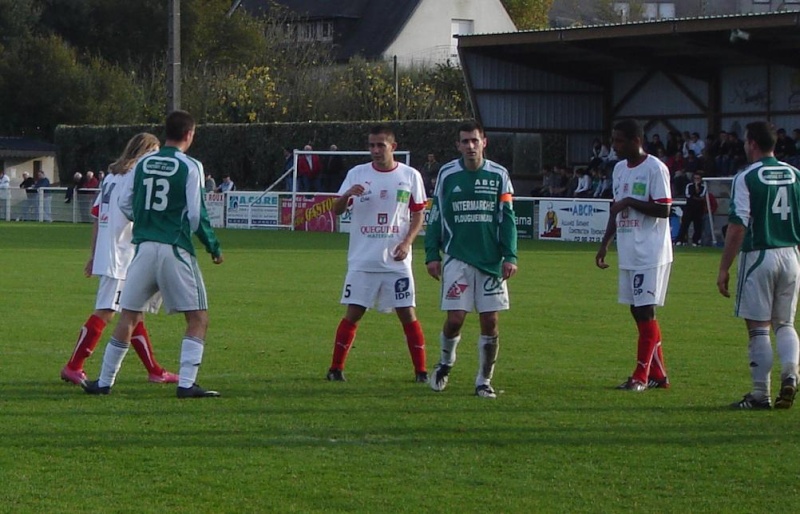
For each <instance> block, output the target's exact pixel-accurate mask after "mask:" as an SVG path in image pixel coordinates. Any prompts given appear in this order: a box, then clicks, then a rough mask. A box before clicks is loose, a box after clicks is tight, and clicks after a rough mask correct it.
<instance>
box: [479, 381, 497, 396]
mask: <svg viewBox="0 0 800 514" xmlns="http://www.w3.org/2000/svg"><path fill="white" fill-rule="evenodd" d="M475 396H480V397H481V398H497V393H495V392H494V389H492V386H490V385H489V384H484V385H479V386H478V387H476V388H475Z"/></svg>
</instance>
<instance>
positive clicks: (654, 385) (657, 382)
mask: <svg viewBox="0 0 800 514" xmlns="http://www.w3.org/2000/svg"><path fill="white" fill-rule="evenodd" d="M647 388H648V389H669V388H670V384H669V378H667V377H664V378H661V379H658V378H648V379H647Z"/></svg>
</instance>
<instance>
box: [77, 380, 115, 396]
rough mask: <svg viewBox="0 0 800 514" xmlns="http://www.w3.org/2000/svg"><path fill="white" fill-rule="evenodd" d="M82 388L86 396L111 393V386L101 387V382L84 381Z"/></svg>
mask: <svg viewBox="0 0 800 514" xmlns="http://www.w3.org/2000/svg"><path fill="white" fill-rule="evenodd" d="M81 387H82V388H83V390H84V391H86V394H92V395H95V396H97V395H106V394H110V393H111V386H105V387H100V381H99V380H84V381H83V382H81Z"/></svg>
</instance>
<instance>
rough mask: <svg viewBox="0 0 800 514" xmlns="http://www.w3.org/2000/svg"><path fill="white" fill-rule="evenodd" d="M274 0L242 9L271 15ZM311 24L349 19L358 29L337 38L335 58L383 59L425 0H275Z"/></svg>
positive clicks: (247, 3)
mask: <svg viewBox="0 0 800 514" xmlns="http://www.w3.org/2000/svg"><path fill="white" fill-rule="evenodd" d="M271 1H273V0H243V1H242V7H243V8H244V9H245V10H246V11H247V12H249V13H251V14H253V15H258V14H259V13H261V14H263V13H265V12H268V11H269V4H270V3H271ZM274 1H276V2H277V3H278V4H281V5H283V6H285V7H286V8H288V9H289V10H291V11H292V12H294V13H296V14H297V15H298V16H301V17H305V18H307V19H309V20H334V21H335V20H337V19H350V20H353V21H354V23H355V28H354V29H353V30H350V31H348V33H347V34H341V33H340V34H337V35H336V39H335V43H336V47H335V50H334V51H335V57H336V58H337V59H338V60H347V59H350V58H351V57H354V56H357V55H359V56H362V57H365V58H367V59H374V58H377V57H380V56H381V55H382V54H383V52H384V51H386V49H387V48H389V45H391V43H392V42H393V41H394V40H395V39H396V38H397V36H398V34H400V31H401V30H402V29H403V27H404V26H405V24H406V23H407V22H408V20H409V19H410V18H411V15H412V14H413V13H414V11H415V10H416V8H417V7H418V6H419V4H420V3H422V0H337V1H336V2H331V1H329V0H274Z"/></svg>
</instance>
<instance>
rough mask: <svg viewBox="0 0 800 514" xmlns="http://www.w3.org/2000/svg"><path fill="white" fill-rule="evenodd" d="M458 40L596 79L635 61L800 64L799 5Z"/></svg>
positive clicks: (696, 69)
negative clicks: (790, 8)
mask: <svg viewBox="0 0 800 514" xmlns="http://www.w3.org/2000/svg"><path fill="white" fill-rule="evenodd" d="M458 46H459V51H460V52H467V53H478V54H481V55H485V56H488V57H492V58H496V59H499V60H503V61H509V62H513V63H515V64H519V65H522V66H527V67H532V68H536V69H540V70H544V71H550V72H552V73H556V74H559V75H564V76H569V77H573V78H578V79H580V80H583V81H589V82H598V83H606V82H607V81H608V79H609V77H610V76H611V75H612V74H614V73H615V72H619V71H622V70H636V69H642V70H662V71H665V72H679V73H682V74H685V75H688V76H694V77H697V78H701V79H705V80H708V79H711V78H713V77H714V76H716V75H717V74H718V73H719V70H720V69H722V68H723V67H730V66H734V65H741V66H744V65H750V64H765V63H773V64H781V65H785V66H790V67H793V68H797V67H800V57H799V56H800V53H799V52H800V11H787V12H778V13H763V14H747V15H735V16H734V15H730V16H709V17H702V18H678V19H669V20H659V21H647V22H637V23H627V24H613V25H593V26H587V27H569V28H555V29H542V30H533V31H523V32H513V33H504V34H481V35H469V36H460V37H459V38H458Z"/></svg>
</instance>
